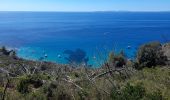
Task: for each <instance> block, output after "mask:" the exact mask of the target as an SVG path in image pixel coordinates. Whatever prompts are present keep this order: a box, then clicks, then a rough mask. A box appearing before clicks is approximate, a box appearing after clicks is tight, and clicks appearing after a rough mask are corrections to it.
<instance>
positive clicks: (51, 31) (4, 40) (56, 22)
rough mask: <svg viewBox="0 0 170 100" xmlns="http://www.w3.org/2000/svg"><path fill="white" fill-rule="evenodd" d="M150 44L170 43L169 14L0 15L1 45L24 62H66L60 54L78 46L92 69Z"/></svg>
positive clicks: (41, 13)
mask: <svg viewBox="0 0 170 100" xmlns="http://www.w3.org/2000/svg"><path fill="white" fill-rule="evenodd" d="M150 41H160V42H161V43H163V42H168V41H170V12H89V13H88V12H86V13H85V12H84V13H82V12H77V13H73V12H72V13H69V12H0V45H7V46H8V47H12V48H16V50H17V53H18V55H19V56H20V57H23V58H26V59H34V60H38V59H40V58H41V57H43V56H44V55H48V57H47V58H45V59H44V60H48V61H52V62H57V63H67V61H66V59H65V57H67V55H66V54H64V53H63V52H64V51H65V50H73V51H74V50H76V49H77V48H80V49H82V50H83V51H85V53H86V57H88V58H89V61H88V64H91V65H94V66H95V65H99V63H102V61H103V60H106V58H107V56H106V55H107V54H108V52H109V51H110V50H114V51H115V52H119V51H120V50H124V51H125V53H126V55H127V57H129V58H134V57H135V52H136V50H137V49H138V47H139V46H140V45H141V44H143V43H146V42H150ZM128 47H130V48H128Z"/></svg>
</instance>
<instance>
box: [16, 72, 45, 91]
mask: <svg viewBox="0 0 170 100" xmlns="http://www.w3.org/2000/svg"><path fill="white" fill-rule="evenodd" d="M43 77H44V76H41V75H32V76H29V75H28V76H26V77H24V78H22V79H21V80H20V81H19V83H18V85H17V90H18V91H19V92H20V93H22V94H25V93H29V92H30V91H29V88H28V87H29V85H33V86H34V88H39V87H41V86H42V85H43V81H42V79H43Z"/></svg>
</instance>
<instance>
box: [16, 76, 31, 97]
mask: <svg viewBox="0 0 170 100" xmlns="http://www.w3.org/2000/svg"><path fill="white" fill-rule="evenodd" d="M28 86H29V79H27V78H23V79H21V80H20V82H19V83H18V85H17V90H18V92H20V93H22V94H25V93H29V89H28Z"/></svg>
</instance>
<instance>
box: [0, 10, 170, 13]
mask: <svg viewBox="0 0 170 100" xmlns="http://www.w3.org/2000/svg"><path fill="white" fill-rule="evenodd" d="M0 12H68V13H69V12H72V13H74V12H75V13H76V12H80V13H81V12H84V13H86V12H87V13H88V12H89V13H90V12H92V13H93V12H170V11H128V10H127V11H126V10H113V11H109V10H108V11H38V10H37V11H31V10H30V11H29V10H23V11H22V10H21V11H20V10H16V11H15V10H14V11H13V10H9V11H8V10H6V11H1V10H0Z"/></svg>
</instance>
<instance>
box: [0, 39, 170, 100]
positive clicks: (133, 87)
mask: <svg viewBox="0 0 170 100" xmlns="http://www.w3.org/2000/svg"><path fill="white" fill-rule="evenodd" d="M169 52H170V44H168V43H167V44H163V45H161V44H160V43H158V42H152V43H148V44H144V45H142V46H141V47H140V48H139V50H138V52H137V57H136V59H135V60H128V59H127V58H126V56H125V54H124V53H123V51H122V52H120V53H119V54H116V53H114V52H111V53H110V54H109V55H108V60H107V61H106V62H105V63H104V64H103V65H102V66H101V67H100V68H91V67H88V66H86V64H84V65H81V64H80V63H81V62H82V61H85V62H87V61H88V58H86V54H85V53H84V52H83V51H81V50H77V51H67V52H66V51H65V53H69V54H70V56H69V57H68V58H66V59H67V60H68V61H70V64H68V65H62V64H55V63H50V62H45V61H30V60H24V59H21V58H18V57H17V56H16V53H15V52H14V51H13V50H7V49H6V48H5V47H2V48H1V49H0V100H170V66H169V60H170V59H169V58H170V53H169ZM76 53H81V54H82V57H81V58H79V59H77V58H75V56H77V54H76ZM72 58H73V59H72ZM76 61H78V63H79V65H77V66H76V67H75V65H74V64H72V63H74V62H76Z"/></svg>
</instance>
